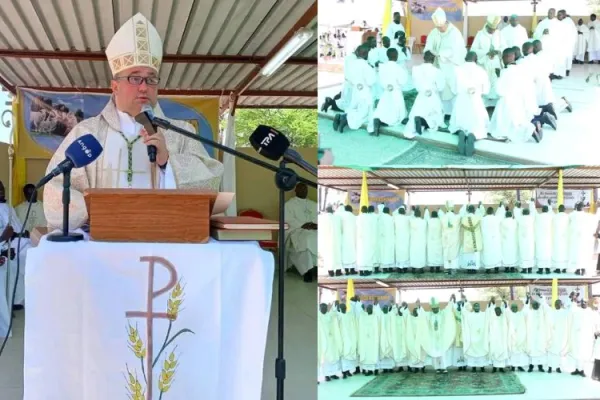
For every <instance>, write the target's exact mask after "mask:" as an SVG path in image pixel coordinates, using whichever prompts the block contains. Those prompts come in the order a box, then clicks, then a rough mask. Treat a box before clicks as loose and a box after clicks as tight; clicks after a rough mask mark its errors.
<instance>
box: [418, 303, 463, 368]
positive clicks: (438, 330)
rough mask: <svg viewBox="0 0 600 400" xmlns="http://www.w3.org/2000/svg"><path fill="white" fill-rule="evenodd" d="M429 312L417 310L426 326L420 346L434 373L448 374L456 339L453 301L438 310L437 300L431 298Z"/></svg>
mask: <svg viewBox="0 0 600 400" xmlns="http://www.w3.org/2000/svg"><path fill="white" fill-rule="evenodd" d="M430 306H431V312H426V311H423V310H422V309H421V310H419V313H422V314H424V316H425V320H426V325H425V326H424V328H425V329H423V331H422V332H421V335H420V336H421V345H422V347H423V349H424V350H425V352H426V353H427V355H428V356H429V357H431V361H432V363H433V368H434V369H435V370H436V372H442V373H448V369H447V368H448V367H449V366H450V365H451V364H450V363H451V362H452V345H453V344H454V340H455V339H456V322H455V320H454V301H453V300H450V301H449V302H448V304H447V305H446V307H444V309H443V310H440V304H439V302H438V300H437V299H436V298H435V297H433V298H432V299H431V302H430Z"/></svg>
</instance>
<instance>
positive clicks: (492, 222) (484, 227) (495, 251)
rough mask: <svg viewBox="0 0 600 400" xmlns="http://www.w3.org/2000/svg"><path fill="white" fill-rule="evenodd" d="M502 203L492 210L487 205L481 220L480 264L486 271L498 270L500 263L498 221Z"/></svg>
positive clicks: (502, 210) (500, 243)
mask: <svg viewBox="0 0 600 400" xmlns="http://www.w3.org/2000/svg"><path fill="white" fill-rule="evenodd" d="M504 212H505V211H504V205H503V204H500V205H499V206H498V208H497V209H496V212H494V209H493V208H492V207H488V209H487V211H486V215H485V217H483V220H482V221H481V233H482V235H483V251H482V253H481V266H482V267H483V268H484V269H485V272H486V273H488V274H489V273H491V272H492V270H494V272H500V266H501V265H502V235H501V231H500V222H501V221H502V216H503V214H504Z"/></svg>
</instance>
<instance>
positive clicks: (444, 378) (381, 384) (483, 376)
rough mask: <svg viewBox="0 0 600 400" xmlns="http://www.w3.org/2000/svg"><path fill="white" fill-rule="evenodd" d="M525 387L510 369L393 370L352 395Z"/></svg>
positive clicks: (521, 389) (459, 392)
mask: <svg viewBox="0 0 600 400" xmlns="http://www.w3.org/2000/svg"><path fill="white" fill-rule="evenodd" d="M523 393H525V386H523V385H522V384H521V381H520V380H519V378H518V377H517V375H516V374H514V373H512V372H507V373H500V372H497V373H495V374H493V373H491V372H484V373H479V372H477V373H472V372H459V371H456V370H451V371H450V372H449V373H448V374H436V373H434V372H432V371H427V373H425V374H421V373H417V374H412V373H406V372H404V373H394V374H385V375H379V376H377V377H375V379H373V380H372V381H370V382H369V383H367V384H366V385H364V386H363V387H362V388H360V389H359V390H357V391H356V392H355V393H354V394H353V395H352V397H398V396H478V395H509V394H523Z"/></svg>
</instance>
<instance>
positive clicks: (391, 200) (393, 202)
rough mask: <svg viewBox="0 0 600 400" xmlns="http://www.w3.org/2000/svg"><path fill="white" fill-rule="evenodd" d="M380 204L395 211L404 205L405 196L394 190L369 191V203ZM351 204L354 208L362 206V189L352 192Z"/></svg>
mask: <svg viewBox="0 0 600 400" xmlns="http://www.w3.org/2000/svg"><path fill="white" fill-rule="evenodd" d="M380 204H383V205H384V206H385V207H388V208H389V209H390V210H392V211H393V210H397V209H398V208H400V206H403V205H404V198H403V197H402V195H400V194H398V193H397V192H395V191H393V190H388V191H369V205H372V206H378V205H380ZM350 205H351V206H352V207H354V208H359V207H360V191H351V192H350Z"/></svg>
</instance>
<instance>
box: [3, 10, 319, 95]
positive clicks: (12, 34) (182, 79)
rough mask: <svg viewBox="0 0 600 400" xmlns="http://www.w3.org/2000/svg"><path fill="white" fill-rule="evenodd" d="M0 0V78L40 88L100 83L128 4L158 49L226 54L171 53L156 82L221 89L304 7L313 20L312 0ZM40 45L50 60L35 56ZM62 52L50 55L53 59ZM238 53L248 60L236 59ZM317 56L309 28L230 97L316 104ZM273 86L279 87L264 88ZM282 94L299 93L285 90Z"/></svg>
mask: <svg viewBox="0 0 600 400" xmlns="http://www.w3.org/2000/svg"><path fill="white" fill-rule="evenodd" d="M5 3H6V4H4V3H3V4H2V7H1V8H0V25H2V26H4V29H2V30H1V31H0V48H1V49H0V52H2V51H3V53H2V55H3V57H2V58H1V59H0V75H1V76H2V77H3V78H4V80H5V81H7V82H3V83H8V84H10V85H11V86H28V87H43V88H46V89H48V88H51V87H52V88H80V89H82V88H96V89H98V88H108V87H109V80H110V76H111V75H110V70H109V68H108V63H107V62H106V61H105V59H104V57H103V54H102V52H103V51H104V48H105V47H106V46H107V45H108V43H109V42H110V39H111V38H112V36H113V34H114V32H116V30H117V29H118V28H119V27H120V26H121V25H122V24H123V23H124V22H125V21H127V20H128V19H129V18H130V17H131V16H133V15H134V14H135V13H136V12H141V13H142V14H144V15H145V16H146V17H147V18H149V19H150V20H151V22H152V23H153V24H154V25H155V26H156V29H157V30H158V32H159V34H160V35H161V37H162V38H163V42H164V53H165V54H166V55H177V56H181V55H184V56H185V55H205V56H208V57H209V59H210V57H213V56H225V57H221V58H220V59H217V60H215V61H212V62H211V61H208V60H207V61H206V62H202V63H192V62H178V61H176V60H173V59H172V58H169V59H168V60H169V61H165V62H164V63H163V66H162V68H161V74H160V75H161V88H162V89H194V90H204V91H211V92H214V93H217V92H225V93H224V94H225V95H226V96H228V95H229V93H230V91H233V90H235V89H240V85H241V84H242V83H243V82H244V80H245V79H246V78H247V77H248V76H249V75H250V74H251V73H252V72H253V71H254V70H255V68H256V66H257V65H258V64H259V63H263V62H264V61H266V59H265V57H266V56H268V55H269V54H271V53H272V51H273V49H275V48H276V47H277V46H278V45H279V44H280V42H281V41H282V40H283V39H284V38H285V37H286V35H287V34H288V33H289V31H290V30H291V29H292V28H293V27H295V26H296V25H297V23H298V22H299V21H300V20H303V19H306V18H307V15H308V18H310V19H307V21H306V24H305V26H306V27H308V28H309V29H316V26H317V17H316V15H314V16H312V18H311V13H312V12H313V10H314V7H316V0H247V1H236V0H218V1H217V0H178V1H174V0H172V1H166V0H162V1H160V5H159V2H158V0H77V1H72V0H53V1H48V0H20V1H18V2H15V1H12V2H5ZM23 51H25V52H31V53H25V54H23V53H24V52H23ZM39 51H46V53H45V55H44V57H54V59H48V58H40V56H39V54H38V55H35V54H33V53H34V52H39ZM75 51H76V52H78V53H76V54H75V57H84V58H85V60H81V59H79V60H73V59H57V54H56V53H55V54H54V55H52V54H49V53H48V52H75ZM90 52H91V53H90ZM66 54H67V53H58V58H64V57H61V55H62V56H65V57H67V56H66ZM238 56H245V57H246V58H247V60H241V61H240V59H239V58H238V59H236V57H238ZM73 57H74V56H73V55H72V54H71V56H70V58H73ZM90 57H91V58H90ZM227 57H229V59H226V58H227ZM257 57H258V58H257ZM67 58H69V57H67ZM316 60H317V35H315V36H314V40H312V41H311V42H310V43H308V44H307V45H305V46H304V48H303V49H300V50H299V51H298V52H297V54H296V55H295V56H294V58H293V59H292V60H290V61H289V62H288V63H287V64H286V65H284V66H283V67H282V68H280V70H278V71H277V72H276V73H275V74H273V75H272V76H270V77H260V78H258V79H256V80H255V81H253V82H252V83H251V84H250V86H249V87H248V88H247V90H248V91H251V92H254V94H259V95H258V96H252V97H254V98H253V99H252V98H244V96H243V95H242V97H241V98H240V101H238V104H240V105H242V106H243V105H244V104H251V105H254V106H256V105H261V104H266V105H285V106H294V105H299V106H311V107H316V104H317V97H316V91H317V67H316V64H317V61H316ZM281 91H283V92H285V93H269V92H281ZM262 92H267V93H262ZM289 92H299V93H298V96H289ZM214 93H213V94H214ZM311 94H312V95H313V96H312V97H311V96H310V95H311ZM273 97H277V99H276V100H274V99H273ZM309 99H310V100H309Z"/></svg>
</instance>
